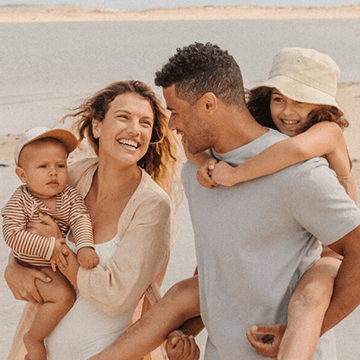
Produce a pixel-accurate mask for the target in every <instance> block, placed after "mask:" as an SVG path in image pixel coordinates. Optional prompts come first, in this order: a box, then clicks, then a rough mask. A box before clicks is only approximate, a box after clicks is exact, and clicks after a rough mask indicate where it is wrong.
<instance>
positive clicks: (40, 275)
mask: <svg viewBox="0 0 360 360" xmlns="http://www.w3.org/2000/svg"><path fill="white" fill-rule="evenodd" d="M37 279H38V280H41V281H44V282H50V281H51V279H50V277H48V276H47V275H46V274H45V273H44V272H42V271H39V270H36V269H31V268H27V267H24V266H21V265H19V264H18V263H17V262H16V261H15V259H14V258H12V260H11V261H10V262H9V264H8V266H7V268H6V269H5V280H6V282H7V284H8V286H9V288H10V290H11V292H12V293H13V295H14V297H15V299H16V300H25V301H29V302H32V303H34V304H42V303H43V302H44V300H43V299H42V297H41V296H40V294H39V292H38V289H37V288H36V285H35V281H36V280H37Z"/></svg>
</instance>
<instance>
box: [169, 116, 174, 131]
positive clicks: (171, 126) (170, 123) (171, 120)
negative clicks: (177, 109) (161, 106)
mask: <svg viewBox="0 0 360 360" xmlns="http://www.w3.org/2000/svg"><path fill="white" fill-rule="evenodd" d="M168 128H169V130H176V121H175V118H174V116H172V115H170V119H169V122H168Z"/></svg>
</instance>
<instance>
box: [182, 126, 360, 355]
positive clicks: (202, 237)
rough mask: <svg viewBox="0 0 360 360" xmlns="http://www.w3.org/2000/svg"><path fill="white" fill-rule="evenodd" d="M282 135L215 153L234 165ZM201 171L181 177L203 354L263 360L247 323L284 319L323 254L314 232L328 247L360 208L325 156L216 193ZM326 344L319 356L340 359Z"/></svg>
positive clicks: (189, 168) (191, 168) (357, 218)
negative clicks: (302, 281) (203, 336)
mask: <svg viewBox="0 0 360 360" xmlns="http://www.w3.org/2000/svg"><path fill="white" fill-rule="evenodd" d="M284 138H286V136H285V135H282V134H280V133H279V132H277V131H274V130H270V131H269V132H268V133H266V134H265V135H263V136H262V137H260V138H259V139H257V140H255V141H253V142H252V143H250V144H248V145H246V146H243V147H241V148H238V149H235V150H233V151H231V152H229V153H227V154H216V153H214V156H215V157H217V158H219V159H221V160H225V161H227V162H228V163H230V164H231V165H233V166H236V165H238V164H240V163H242V162H244V161H245V160H247V159H248V158H250V157H252V156H254V155H256V154H257V153H259V152H261V151H262V150H264V149H265V148H267V147H268V146H270V145H271V144H273V143H275V142H277V141H280V140H282V139H284ZM196 171H197V167H196V166H195V165H193V164H191V163H189V162H188V163H186V164H185V166H184V169H183V174H182V176H183V183H184V189H185V192H186V195H187V198H188V201H189V208H190V214H191V219H192V223H193V228H194V234H195V245H196V253H197V261H198V267H199V286H200V302H201V316H202V318H203V321H204V323H205V326H206V328H207V331H208V334H209V340H208V344H207V347H206V348H207V350H206V355H205V358H206V359H209V360H210V359H211V360H215V359H222V360H233V359H244V360H247V359H264V357H262V356H260V355H258V354H257V353H256V352H255V350H253V349H252V348H251V346H250V344H249V343H248V341H247V339H246V335H245V330H246V328H247V327H250V326H252V325H255V324H278V323H283V324H286V321H287V304H288V301H289V299H290V296H291V293H292V290H293V288H294V286H295V285H296V283H297V282H298V280H299V279H300V277H301V275H302V274H303V273H304V271H306V269H307V268H308V267H309V266H311V265H312V263H313V262H315V261H316V260H317V259H318V258H319V256H320V252H321V247H320V244H319V242H318V241H317V240H316V238H315V236H316V237H317V238H318V239H319V240H321V241H322V242H324V243H325V244H329V243H332V242H334V241H336V240H338V239H340V238H341V237H343V236H344V235H346V234H347V233H349V232H350V231H351V230H353V229H354V228H356V227H357V226H358V225H359V224H360V210H359V209H358V208H357V207H356V206H355V204H354V202H353V201H351V200H350V199H349V197H348V196H347V195H346V193H345V191H344V189H343V188H342V186H340V184H339V182H338V180H337V179H336V176H335V173H334V172H332V171H331V170H330V169H329V168H328V165H327V162H326V161H325V160H324V159H321V158H316V159H312V160H310V161H307V162H303V163H301V164H297V165H295V166H292V167H289V168H287V169H285V170H283V171H280V172H278V173H276V174H274V175H271V176H266V177H263V178H260V179H256V180H253V181H249V182H246V183H242V184H238V185H235V186H233V187H223V186H219V187H217V188H213V189H211V190H209V189H205V188H203V187H202V186H200V185H199V184H198V182H197V180H196ZM311 233H312V234H313V235H315V236H313V235H311ZM309 249H311V251H310V250H309ZM308 251H309V252H308ZM290 284H292V286H291V287H290ZM331 336H332V334H331V333H329V335H328V337H331ZM324 340H327V339H325V338H324ZM324 340H323V339H322V341H324ZM319 348H321V345H319ZM321 349H323V350H324V351H325V352H326V355H319V356H317V357H315V358H316V359H317V360H320V359H323V360H325V359H326V360H330V359H335V358H336V355H335V353H334V351H335V350H334V349H335V347H334V344H333V343H332V342H331V341H330V340H329V342H327V343H326V345H325V347H322V348H321ZM315 358H314V359H315Z"/></svg>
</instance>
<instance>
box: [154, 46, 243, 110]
mask: <svg viewBox="0 0 360 360" xmlns="http://www.w3.org/2000/svg"><path fill="white" fill-rule="evenodd" d="M176 51H177V52H176V54H175V55H174V56H172V57H171V58H170V59H169V61H168V63H167V64H165V65H164V66H163V67H162V69H161V71H157V72H156V74H155V75H156V76H155V84H156V85H157V86H161V87H163V88H167V87H169V86H171V85H173V84H175V91H176V96H178V97H179V98H182V99H184V100H186V101H187V102H188V103H190V104H194V103H195V102H196V101H198V100H199V99H200V98H201V96H203V95H204V94H205V93H207V92H212V93H214V94H215V95H216V96H217V97H218V98H219V99H220V100H222V101H223V102H225V103H227V104H229V105H234V104H238V103H240V102H244V85H243V79H242V75H241V71H240V68H239V65H238V64H237V63H236V61H235V59H234V58H233V57H232V56H231V55H230V54H229V53H228V52H227V51H226V50H222V49H220V47H219V46H217V45H213V44H210V43H206V44H205V45H204V44H201V43H198V42H195V44H192V45H189V46H186V47H184V48H182V49H180V48H178V49H177V50H176Z"/></svg>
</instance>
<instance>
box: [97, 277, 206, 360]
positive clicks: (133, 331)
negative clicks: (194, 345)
mask: <svg viewBox="0 0 360 360" xmlns="http://www.w3.org/2000/svg"><path fill="white" fill-rule="evenodd" d="M199 315H200V301H199V286H198V278H197V275H196V276H193V277H191V278H189V279H186V280H183V281H180V282H178V283H177V284H175V285H174V286H173V287H172V288H170V289H169V291H168V292H167V293H166V294H165V295H164V297H163V298H162V299H161V300H160V301H159V302H158V303H156V304H155V305H154V306H153V307H152V308H151V309H150V310H149V311H148V312H147V313H146V314H144V316H142V317H141V318H140V319H139V320H138V321H136V322H135V323H134V324H133V325H132V326H130V327H129V329H127V330H126V331H125V332H124V333H122V334H121V335H120V336H119V337H118V338H117V339H116V341H115V342H114V343H113V344H111V345H110V346H108V347H107V348H106V349H105V350H104V351H102V352H101V353H100V354H98V355H95V356H93V357H92V358H91V359H92V360H95V359H96V360H102V359H113V360H120V359H121V360H134V359H141V358H142V357H143V356H145V355H146V354H148V353H150V352H151V351H152V350H154V349H156V348H157V347H158V346H160V345H161V344H162V343H163V342H164V341H165V340H166V339H167V337H168V335H169V333H170V332H172V331H173V330H175V329H177V328H179V327H180V326H181V325H182V324H183V323H185V322H186V321H187V320H188V319H191V318H194V317H196V316H199Z"/></svg>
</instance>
